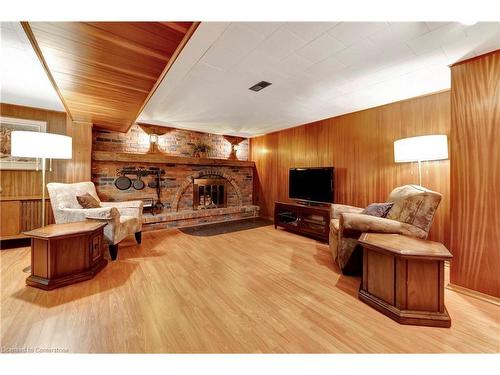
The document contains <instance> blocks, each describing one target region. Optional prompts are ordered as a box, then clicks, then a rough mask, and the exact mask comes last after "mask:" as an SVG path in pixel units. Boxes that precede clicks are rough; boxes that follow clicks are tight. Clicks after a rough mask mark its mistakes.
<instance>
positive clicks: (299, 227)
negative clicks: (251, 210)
mask: <svg viewBox="0 0 500 375" xmlns="http://www.w3.org/2000/svg"><path fill="white" fill-rule="evenodd" d="M330 211H331V208H330V206H307V205H303V204H299V203H293V202H274V228H277V227H282V228H285V229H287V230H289V231H291V232H294V233H297V234H301V235H304V236H308V237H313V238H315V239H317V240H320V241H323V242H328V234H329V229H330Z"/></svg>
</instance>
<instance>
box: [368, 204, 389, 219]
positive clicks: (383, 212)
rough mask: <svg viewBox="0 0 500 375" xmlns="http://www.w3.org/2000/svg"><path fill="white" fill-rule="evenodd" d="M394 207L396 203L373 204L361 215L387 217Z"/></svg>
mask: <svg viewBox="0 0 500 375" xmlns="http://www.w3.org/2000/svg"><path fill="white" fill-rule="evenodd" d="M393 205H394V203H372V204H370V205H369V206H368V207H366V208H365V209H364V210H363V211H361V213H362V214H365V215H371V216H377V217H386V216H387V214H388V213H389V211H390V209H391V208H392V206H393Z"/></svg>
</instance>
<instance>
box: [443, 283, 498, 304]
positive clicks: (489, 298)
mask: <svg viewBox="0 0 500 375" xmlns="http://www.w3.org/2000/svg"><path fill="white" fill-rule="evenodd" d="M446 289H448V290H452V291H454V292H457V293H460V294H464V295H466V296H469V297H473V298H477V299H479V300H481V301H485V302H488V303H492V304H494V305H496V306H500V298H497V297H494V296H490V295H489V294H484V293H481V292H478V291H477V290H472V289H469V288H464V287H463V286H460V285H456V284H452V283H449V284H448V285H446Z"/></svg>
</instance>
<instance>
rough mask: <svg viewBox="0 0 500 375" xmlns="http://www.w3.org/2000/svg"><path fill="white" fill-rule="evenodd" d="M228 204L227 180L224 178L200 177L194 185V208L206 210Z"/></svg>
mask: <svg viewBox="0 0 500 375" xmlns="http://www.w3.org/2000/svg"><path fill="white" fill-rule="evenodd" d="M226 205H227V187H226V180H225V179H222V178H199V179H195V180H194V185H193V209H194V210H205V209H211V208H221V207H226Z"/></svg>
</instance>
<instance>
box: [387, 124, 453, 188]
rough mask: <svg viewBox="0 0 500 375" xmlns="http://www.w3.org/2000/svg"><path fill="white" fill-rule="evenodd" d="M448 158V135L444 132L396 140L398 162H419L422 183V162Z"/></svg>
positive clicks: (395, 157)
mask: <svg viewBox="0 0 500 375" xmlns="http://www.w3.org/2000/svg"><path fill="white" fill-rule="evenodd" d="M444 159H448V137H447V136H446V135H444V134H433V135H424V136H420V137H411V138H403V139H398V140H397V141H394V161H395V162H396V163H409V162H418V184H419V185H420V186H421V185H422V162H423V161H431V160H444Z"/></svg>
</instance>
